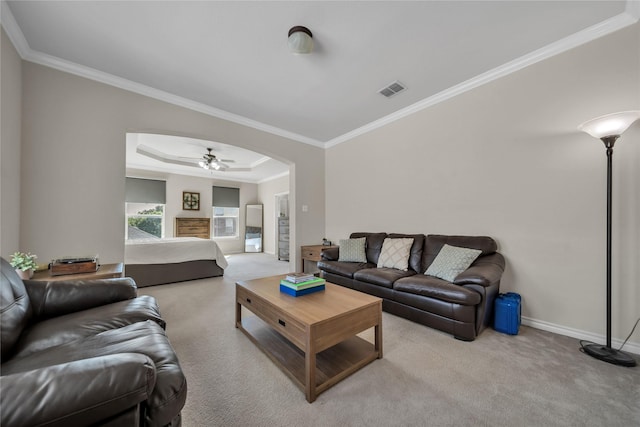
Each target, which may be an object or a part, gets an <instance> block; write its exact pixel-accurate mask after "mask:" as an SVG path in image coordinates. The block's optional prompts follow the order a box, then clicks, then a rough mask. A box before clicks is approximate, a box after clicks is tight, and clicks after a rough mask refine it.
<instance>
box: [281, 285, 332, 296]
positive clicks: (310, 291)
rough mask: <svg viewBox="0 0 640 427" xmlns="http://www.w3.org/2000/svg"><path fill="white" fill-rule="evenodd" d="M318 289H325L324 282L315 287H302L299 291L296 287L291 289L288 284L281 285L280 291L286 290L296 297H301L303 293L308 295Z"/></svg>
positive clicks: (286, 292)
mask: <svg viewBox="0 0 640 427" xmlns="http://www.w3.org/2000/svg"><path fill="white" fill-rule="evenodd" d="M318 291H324V284H322V285H319V286H314V287H313V288H307V289H302V290H299V291H296V290H295V289H291V288H289V287H287V286H282V285H280V292H284V293H285V294H288V295H291V296H294V297H299V296H301V295H307V294H311V293H313V292H318Z"/></svg>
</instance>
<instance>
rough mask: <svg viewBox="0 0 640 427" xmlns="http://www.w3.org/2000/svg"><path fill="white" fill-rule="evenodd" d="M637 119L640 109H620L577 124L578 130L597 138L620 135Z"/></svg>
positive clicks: (639, 115) (639, 117) (639, 116)
mask: <svg viewBox="0 0 640 427" xmlns="http://www.w3.org/2000/svg"><path fill="white" fill-rule="evenodd" d="M638 119H640V111H622V112H620V113H613V114H607V115H605V116H600V117H596V118H595V119H591V120H589V121H586V122H584V123H583V124H581V125H580V126H578V130H581V131H583V132H586V133H588V134H589V135H591V136H593V137H595V138H598V139H602V138H606V137H608V136H620V135H622V133H623V132H624V131H626V130H627V129H628V128H629V126H631V125H632V124H633V122H635V121H636V120H638Z"/></svg>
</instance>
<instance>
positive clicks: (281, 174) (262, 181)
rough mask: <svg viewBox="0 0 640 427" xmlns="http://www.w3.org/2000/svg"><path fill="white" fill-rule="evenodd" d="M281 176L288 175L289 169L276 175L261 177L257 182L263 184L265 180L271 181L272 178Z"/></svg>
mask: <svg viewBox="0 0 640 427" xmlns="http://www.w3.org/2000/svg"><path fill="white" fill-rule="evenodd" d="M283 176H289V171H286V172H282V173H279V174H278V175H273V176H270V177H269V178H264V179H261V180H260V181H258V182H257V184H264V183H265V182H269V181H273V180H274V179H278V178H282V177H283Z"/></svg>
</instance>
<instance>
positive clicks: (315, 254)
mask: <svg viewBox="0 0 640 427" xmlns="http://www.w3.org/2000/svg"><path fill="white" fill-rule="evenodd" d="M330 248H337V246H335V245H331V246H325V245H309V246H302V247H301V248H300V249H301V256H300V257H301V258H302V272H303V273H304V264H305V261H313V262H316V263H317V262H318V261H320V254H321V253H322V251H323V250H325V249H330Z"/></svg>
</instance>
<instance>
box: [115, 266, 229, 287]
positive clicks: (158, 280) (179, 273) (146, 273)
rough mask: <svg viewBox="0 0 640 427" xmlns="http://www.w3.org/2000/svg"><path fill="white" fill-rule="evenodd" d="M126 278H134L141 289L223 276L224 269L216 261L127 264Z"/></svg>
mask: <svg viewBox="0 0 640 427" xmlns="http://www.w3.org/2000/svg"><path fill="white" fill-rule="evenodd" d="M124 272H125V276H127V277H132V278H133V280H135V282H136V285H138V287H139V288H143V287H145V286H153V285H163V284H165V283H174V282H184V281H186V280H195V279H204V278H207V277H218V276H222V275H223V273H224V269H222V268H221V267H220V266H218V264H216V262H215V261H214V260H197V261H186V262H177V263H171V264H130V265H129V264H127V265H125V267H124Z"/></svg>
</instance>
